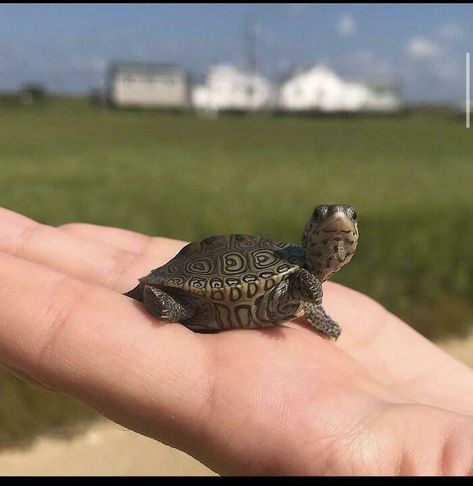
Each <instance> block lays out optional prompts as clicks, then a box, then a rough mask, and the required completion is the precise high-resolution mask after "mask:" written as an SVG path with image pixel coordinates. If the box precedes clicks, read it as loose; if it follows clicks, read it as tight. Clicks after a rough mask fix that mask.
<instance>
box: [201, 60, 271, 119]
mask: <svg viewBox="0 0 473 486" xmlns="http://www.w3.org/2000/svg"><path fill="white" fill-rule="evenodd" d="M274 102H275V92H274V88H273V86H272V84H271V83H270V82H269V81H267V80H266V79H265V78H263V77H262V76H260V75H258V74H251V73H246V72H244V71H240V70H239V69H237V68H236V67H234V66H231V65H216V66H212V67H210V69H209V71H208V73H207V79H206V82H205V84H203V85H200V86H196V87H195V88H194V89H193V91H192V104H193V106H194V108H196V109H197V110H202V111H210V112H218V111H226V110H229V111H230V110H238V111H240V110H241V111H254V110H264V109H267V108H270V107H271V106H273V105H274Z"/></svg>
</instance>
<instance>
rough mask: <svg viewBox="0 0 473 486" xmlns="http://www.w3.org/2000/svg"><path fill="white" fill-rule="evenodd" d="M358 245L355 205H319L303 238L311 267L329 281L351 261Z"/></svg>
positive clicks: (308, 222)
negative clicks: (353, 206)
mask: <svg viewBox="0 0 473 486" xmlns="http://www.w3.org/2000/svg"><path fill="white" fill-rule="evenodd" d="M357 243H358V223H357V216H356V212H355V210H354V209H353V208H352V207H351V206H348V205H343V204H323V205H321V206H317V207H316V208H315V209H314V212H313V213H312V216H311V218H310V219H309V221H307V224H306V226H305V229H304V234H303V236H302V247H303V249H304V251H305V258H306V262H307V268H308V269H309V270H310V271H311V272H312V273H313V274H314V275H315V276H316V277H317V278H319V279H320V280H321V281H324V280H327V279H328V278H330V277H331V275H332V274H334V273H335V272H336V271H338V270H340V268H342V267H343V266H344V265H346V264H347V263H348V262H349V261H350V260H351V257H352V256H353V253H355V250H356V245H357Z"/></svg>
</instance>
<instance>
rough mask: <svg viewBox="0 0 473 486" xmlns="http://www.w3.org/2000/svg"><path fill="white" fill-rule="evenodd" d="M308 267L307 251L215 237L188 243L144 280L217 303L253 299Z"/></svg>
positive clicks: (254, 240)
mask: <svg viewBox="0 0 473 486" xmlns="http://www.w3.org/2000/svg"><path fill="white" fill-rule="evenodd" d="M302 265H304V253H303V250H302V248H300V247H297V246H294V245H291V244H289V243H286V242H281V241H273V240H270V239H268V238H262V237H259V236H250V235H240V234H234V235H226V236H210V237H208V238H205V239H204V240H202V241H199V242H195V243H189V244H188V245H186V246H185V247H184V248H182V249H181V251H180V252H179V253H178V254H177V255H176V256H175V257H174V258H173V259H172V260H170V261H169V262H168V263H166V264H165V265H163V266H162V267H159V268H156V269H155V270H152V271H151V273H150V274H149V275H147V276H146V277H143V278H141V279H140V282H141V283H143V284H145V285H152V286H160V287H172V288H175V289H179V290H181V291H185V292H191V293H193V294H197V295H200V296H202V297H204V298H207V299H210V300H213V301H226V302H236V301H238V300H241V299H244V300H252V299H255V298H256V297H258V296H259V295H261V294H263V293H264V292H266V291H267V290H269V289H270V288H272V287H273V286H274V285H277V284H278V283H279V282H281V281H282V280H283V279H285V278H287V277H288V276H289V275H290V274H292V273H293V272H295V271H296V270H298V269H299V268H301V266H302Z"/></svg>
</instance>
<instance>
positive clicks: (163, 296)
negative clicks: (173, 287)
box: [142, 285, 195, 323]
mask: <svg viewBox="0 0 473 486" xmlns="http://www.w3.org/2000/svg"><path fill="white" fill-rule="evenodd" d="M142 302H143V304H144V305H145V306H146V308H147V309H148V310H149V311H150V312H151V313H152V314H153V315H154V316H156V317H159V319H161V320H162V321H166V322H181V323H182V321H185V320H186V319H190V318H191V317H192V316H193V315H194V312H195V310H194V307H193V306H192V305H191V304H189V303H187V302H182V303H181V302H179V300H177V299H176V298H174V297H172V296H171V295H169V294H168V293H166V292H164V291H163V290H161V289H159V288H157V287H151V286H150V285H145V286H144V288H143V300H142ZM186 304H187V305H186Z"/></svg>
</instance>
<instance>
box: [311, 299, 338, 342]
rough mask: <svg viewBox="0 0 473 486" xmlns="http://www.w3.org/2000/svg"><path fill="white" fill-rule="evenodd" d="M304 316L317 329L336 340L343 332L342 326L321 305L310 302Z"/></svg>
mask: <svg viewBox="0 0 473 486" xmlns="http://www.w3.org/2000/svg"><path fill="white" fill-rule="evenodd" d="M304 316H305V318H306V319H307V320H308V321H309V324H310V325H311V326H312V327H313V328H314V329H315V330H316V331H318V332H319V333H320V334H323V335H324V336H326V337H329V338H332V339H334V340H335V341H336V340H337V339H338V337H339V336H340V334H341V332H342V328H341V327H340V326H339V325H338V324H337V323H336V322H335V321H334V320H332V319H331V318H330V317H329V316H328V315H327V314H326V312H325V310H324V308H323V307H322V306H321V305H317V304H309V305H308V306H307V310H306V311H305V313H304Z"/></svg>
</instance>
